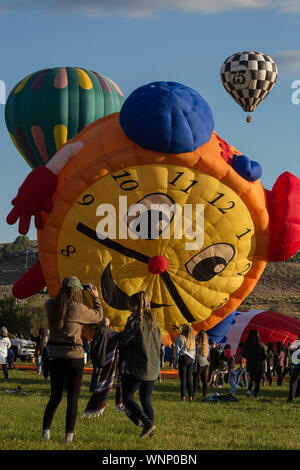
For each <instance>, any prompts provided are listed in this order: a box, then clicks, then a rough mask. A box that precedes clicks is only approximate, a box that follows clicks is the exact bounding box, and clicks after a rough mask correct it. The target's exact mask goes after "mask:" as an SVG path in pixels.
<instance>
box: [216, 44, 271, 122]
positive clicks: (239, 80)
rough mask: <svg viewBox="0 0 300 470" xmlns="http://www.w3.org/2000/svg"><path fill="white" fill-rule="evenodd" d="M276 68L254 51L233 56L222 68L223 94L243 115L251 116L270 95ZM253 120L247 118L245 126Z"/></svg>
mask: <svg viewBox="0 0 300 470" xmlns="http://www.w3.org/2000/svg"><path fill="white" fill-rule="evenodd" d="M277 73H278V71H277V66H276V64H275V62H274V61H273V60H272V59H271V57H270V56H268V55H266V54H264V53H262V52H255V51H244V52H236V53H235V54H233V55H231V56H230V57H228V58H227V59H226V60H225V62H224V63H223V65H222V67H221V80H222V83H223V85H224V87H225V90H226V91H227V92H228V93H229V94H230V95H231V96H232V98H233V99H234V100H235V101H236V102H237V103H238V104H239V105H240V106H241V107H242V108H243V110H244V111H246V112H248V113H249V112H252V111H254V110H255V109H256V107H257V106H258V105H259V103H261V101H262V100H264V99H265V98H266V96H267V95H268V94H269V93H270V91H271V90H272V88H273V86H274V85H275V82H276V80H277ZM251 121H252V118H251V116H250V115H249V114H248V116H247V122H251Z"/></svg>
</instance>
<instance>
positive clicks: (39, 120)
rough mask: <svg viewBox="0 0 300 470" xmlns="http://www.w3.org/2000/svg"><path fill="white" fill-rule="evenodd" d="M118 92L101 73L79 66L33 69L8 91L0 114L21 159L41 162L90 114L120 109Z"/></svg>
mask: <svg viewBox="0 0 300 470" xmlns="http://www.w3.org/2000/svg"><path fill="white" fill-rule="evenodd" d="M123 102H124V96H123V93H122V92H121V90H120V89H119V87H118V86H117V85H116V84H115V83H114V82H113V81H112V80H111V79H110V78H107V77H105V76H104V75H100V74H99V73H97V72H94V71H91V70H86V69H84V68H79V67H55V68H49V69H44V70H39V71H38V72H34V73H32V74H30V75H28V76H27V77H25V78H24V79H23V80H21V81H20V82H19V83H18V84H17V85H16V86H15V87H14V88H13V89H12V91H11V92H10V94H9V97H8V99H7V103H6V106H5V120H6V126H7V129H8V131H9V134H10V137H11V139H12V141H13V143H14V144H15V146H16V147H17V149H18V150H19V152H20V153H21V155H22V156H23V157H24V159H25V160H26V162H27V163H28V164H29V165H30V166H31V168H35V167H37V166H44V165H46V164H47V163H48V161H49V160H50V159H51V158H52V157H53V155H54V154H55V153H56V152H57V151H58V150H59V149H60V147H61V146H62V145H63V144H65V143H66V142H67V141H68V140H70V139H71V138H72V137H75V135H77V134H78V133H79V132H80V131H81V130H82V129H83V128H84V127H86V126H88V125H89V124H91V123H92V122H94V121H95V120H96V119H99V118H101V117H103V116H107V115H108V114H111V113H115V112H118V111H120V109H121V106H122V104H123Z"/></svg>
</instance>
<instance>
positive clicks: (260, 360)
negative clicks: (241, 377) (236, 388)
mask: <svg viewBox="0 0 300 470" xmlns="http://www.w3.org/2000/svg"><path fill="white" fill-rule="evenodd" d="M243 357H245V359H247V370H248V372H249V375H250V381H249V385H248V391H247V395H248V396H250V395H251V389H252V387H253V383H255V387H254V396H255V397H257V396H258V394H259V389H260V384H261V380H262V375H263V372H264V364H265V360H266V358H267V355H266V351H265V346H264V344H263V343H262V341H261V340H260V337H259V333H258V331H257V330H251V331H250V332H249V335H248V338H247V339H246V342H245V346H244V351H243Z"/></svg>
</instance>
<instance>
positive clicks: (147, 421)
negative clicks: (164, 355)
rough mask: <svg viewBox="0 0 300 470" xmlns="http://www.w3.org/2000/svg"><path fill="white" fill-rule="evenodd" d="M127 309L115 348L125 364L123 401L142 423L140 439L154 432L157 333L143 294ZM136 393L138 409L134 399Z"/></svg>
mask: <svg viewBox="0 0 300 470" xmlns="http://www.w3.org/2000/svg"><path fill="white" fill-rule="evenodd" d="M129 306H130V310H131V312H132V314H131V315H130V317H129V318H128V320H127V323H126V325H125V328H124V330H123V331H122V332H121V333H120V336H119V348H120V350H121V353H122V352H123V354H124V355H125V361H126V373H125V375H124V376H123V381H122V391H123V400H124V404H125V406H126V408H127V409H128V410H129V411H131V413H133V415H134V416H135V417H136V418H138V419H139V420H140V421H141V422H142V424H143V431H142V433H141V435H140V437H141V438H144V437H146V436H148V435H149V434H152V433H153V431H154V429H155V425H154V411H153V407H152V404H151V398H152V391H153V387H154V384H155V381H156V380H157V377H158V373H159V363H160V362H159V361H160V345H161V331H160V329H159V326H158V324H157V322H156V320H155V319H154V317H153V315H152V312H151V310H150V299H149V296H148V294H147V292H144V291H140V292H138V293H136V294H134V295H132V296H131V297H130V300H129ZM137 390H139V396H140V401H141V405H142V409H141V408H140V406H139V405H138V404H137V403H136V401H135V400H134V394H135V392H136V391H137Z"/></svg>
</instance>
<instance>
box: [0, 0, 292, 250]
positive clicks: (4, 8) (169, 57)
mask: <svg viewBox="0 0 300 470" xmlns="http://www.w3.org/2000/svg"><path fill="white" fill-rule="evenodd" d="M299 32H300V0H286V1H285V0H263V1H259V0H209V1H207V0H185V1H184V2H182V0H126V1H124V0H85V1H84V2H82V0H43V1H41V0H39V1H36V0H9V1H7V0H0V52H1V54H0V57H1V61H0V101H1V104H0V142H1V147H0V159H1V172H0V201H1V204H0V219H1V222H0V243H6V242H11V241H13V240H14V239H15V238H16V237H17V236H18V226H17V225H18V224H16V225H13V226H9V225H7V223H6V216H7V214H8V213H9V211H10V210H11V208H12V206H11V200H12V199H13V198H14V197H15V195H16V193H17V191H18V188H19V186H20V185H21V184H22V182H23V180H24V179H25V177H26V176H27V174H28V173H29V172H30V167H29V166H28V164H27V163H26V162H25V161H24V160H23V158H22V157H21V155H20V154H19V153H18V151H17V149H16V148H15V146H14V145H13V143H12V141H11V139H10V137H9V134H8V131H7V128H6V124H5V119H4V110H5V104H4V101H5V99H4V98H5V97H4V89H5V95H6V96H7V95H8V93H9V92H10V90H11V89H12V88H13V87H14V86H15V85H16V84H17V83H18V82H19V81H20V80H21V79H22V78H24V77H25V76H26V75H28V74H30V73H32V72H35V71H38V70H41V69H44V68H50V67H63V66H77V67H84V68H87V69H92V70H96V71H97V72H99V73H101V74H103V75H105V76H107V77H110V78H111V79H112V80H113V81H114V82H116V83H117V84H118V86H119V87H120V88H121V90H122V91H123V93H124V95H125V97H127V96H129V95H130V93H132V92H133V91H134V90H135V89H136V88H138V87H139V86H142V85H145V84H147V83H150V82H153V81H176V82H180V83H183V84H185V85H187V86H189V87H192V88H194V89H195V90H196V91H198V92H199V93H200V95H201V96H203V98H204V99H205V100H206V101H207V102H208V103H209V105H210V107H211V109H212V112H213V115H214V121H215V130H216V132H217V133H218V134H219V135H220V136H221V137H222V138H223V139H225V140H226V141H227V142H229V143H230V144H232V145H233V146H235V147H236V148H237V149H238V150H239V151H240V152H242V153H244V154H245V155H247V156H248V157H249V158H250V159H251V160H256V161H258V162H259V163H260V164H261V166H262V168H263V175H262V178H261V181H262V183H263V185H264V187H265V188H267V189H272V186H273V184H274V183H275V181H276V179H277V178H278V176H279V175H280V174H281V173H283V172H284V171H289V172H291V173H293V174H295V175H296V176H298V177H300V150H299V140H300V139H299V137H300V34H299ZM245 50H254V51H261V52H263V53H265V54H268V55H270V56H271V57H272V59H273V60H274V61H275V62H276V64H277V66H278V79H277V82H276V84H275V86H274V88H273V90H272V91H271V93H270V94H269V96H268V97H267V98H266V99H265V100H264V101H263V103H261V104H260V106H259V107H258V108H257V110H256V111H255V113H254V114H253V122H252V123H251V124H250V123H246V114H245V113H244V111H243V110H242V109H241V108H240V107H239V106H238V104H237V103H236V102H235V101H234V100H233V99H232V98H231V97H230V96H229V95H228V93H227V92H226V90H225V89H224V87H223V85H222V83H221V80H220V68H221V65H222V63H223V61H224V60H225V59H226V58H227V57H228V56H230V55H231V54H233V53H235V52H240V51H245ZM297 81H298V82H297ZM293 86H294V88H293ZM295 87H296V88H295ZM292 98H293V99H292ZM33 226H34V224H33V222H32V223H31V229H30V231H29V233H28V235H29V237H30V238H31V239H36V231H35V229H34V227H33Z"/></svg>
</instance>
